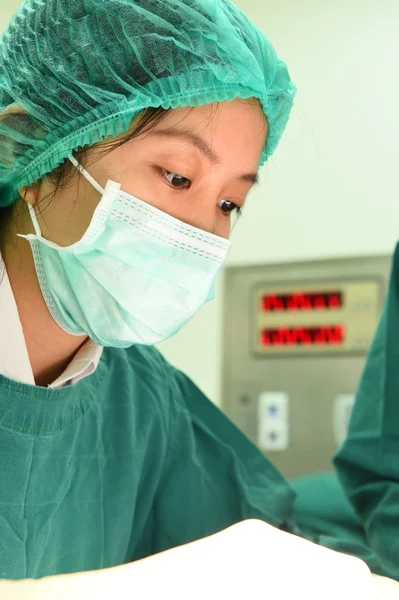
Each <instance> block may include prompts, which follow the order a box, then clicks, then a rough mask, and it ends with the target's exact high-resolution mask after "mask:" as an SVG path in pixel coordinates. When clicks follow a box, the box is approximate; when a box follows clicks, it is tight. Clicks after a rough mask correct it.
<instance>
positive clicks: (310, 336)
mask: <svg viewBox="0 0 399 600" xmlns="http://www.w3.org/2000/svg"><path fill="white" fill-rule="evenodd" d="M344 340H345V328H344V327H343V326H342V325H327V326H325V327H279V328H278V329H264V330H263V331H262V334H261V345H262V346H265V347H267V346H310V345H313V346H334V345H339V344H342V343H343V342H344Z"/></svg>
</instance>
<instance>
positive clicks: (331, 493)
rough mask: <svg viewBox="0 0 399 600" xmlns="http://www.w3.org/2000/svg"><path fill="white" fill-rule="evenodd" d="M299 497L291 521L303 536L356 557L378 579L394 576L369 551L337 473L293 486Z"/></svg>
mask: <svg viewBox="0 0 399 600" xmlns="http://www.w3.org/2000/svg"><path fill="white" fill-rule="evenodd" d="M291 485H292V488H293V490H294V491H295V492H296V494H297V497H296V499H295V502H294V510H293V515H292V518H293V520H294V521H295V522H296V524H297V525H298V526H299V527H300V528H301V535H302V536H303V537H309V539H311V540H312V541H316V542H317V543H318V544H320V545H322V546H326V547H327V548H331V549H332V550H337V551H338V552H343V553H345V554H350V555H351V556H357V557H358V558H361V559H362V560H364V561H365V562H366V563H367V564H368V566H369V568H370V569H371V571H372V572H373V573H375V574H377V575H385V576H387V577H390V576H392V573H391V571H390V569H388V567H387V566H386V565H383V564H382V562H381V560H380V559H379V558H378V557H377V555H376V553H375V552H374V551H373V550H372V549H371V548H370V546H369V544H368V542H367V539H366V536H365V533H364V530H363V527H362V524H361V522H360V520H359V518H358V517H357V515H356V513H355V511H354V509H353V507H352V506H351V504H350V503H349V501H348V500H347V498H346V496H345V493H344V490H343V488H342V486H341V485H340V483H339V481H338V478H337V475H336V474H335V473H331V472H330V473H317V474H316V475H311V476H307V477H301V478H299V479H296V480H294V481H292V482H291Z"/></svg>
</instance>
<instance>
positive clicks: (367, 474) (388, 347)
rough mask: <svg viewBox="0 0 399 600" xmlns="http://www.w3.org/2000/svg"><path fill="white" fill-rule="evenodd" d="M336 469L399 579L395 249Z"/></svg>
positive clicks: (398, 283)
mask: <svg viewBox="0 0 399 600" xmlns="http://www.w3.org/2000/svg"><path fill="white" fill-rule="evenodd" d="M335 465H336V469H337V472H338V475H339V477H340V479H341V482H342V485H343V487H344V489H345V491H346V494H347V496H348V497H349V499H350V501H351V503H352V504H353V506H354V507H355V509H356V512H357V514H358V515H359V518H360V520H361V522H362V524H363V527H364V529H365V531H366V535H367V539H368V541H369V543H370V545H371V546H372V548H373V549H374V551H375V552H376V554H377V555H378V557H379V558H380V560H381V561H382V562H383V563H384V564H385V565H386V566H387V568H389V570H390V571H391V576H392V577H393V578H395V579H398V580H399V246H397V248H396V251H395V256H394V260H393V265H392V273H391V279H390V284H389V290H388V296H387V299H386V302H385V306H384V309H383V312H382V315H381V319H380V322H379V325H378V328H377V331H376V334H375V337H374V340H373V343H372V346H371V348H370V352H369V355H368V358H367V361H366V365H365V368H364V371H363V375H362V378H361V381H360V385H359V389H358V392H357V398H356V403H355V406H354V409H353V413H352V417H351V421H350V426H349V433H348V436H347V439H346V441H345V442H344V444H343V446H342V447H341V448H340V450H339V452H338V454H337V456H336V458H335Z"/></svg>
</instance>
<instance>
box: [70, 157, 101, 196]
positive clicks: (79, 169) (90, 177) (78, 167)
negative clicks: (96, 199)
mask: <svg viewBox="0 0 399 600" xmlns="http://www.w3.org/2000/svg"><path fill="white" fill-rule="evenodd" d="M68 159H69V160H70V161H71V163H72V164H73V165H74V166H75V167H76V168H77V170H78V171H80V173H82V175H83V177H85V178H86V179H87V181H89V182H90V183H91V185H92V186H93V187H94V188H96V190H97V191H98V192H100V194H101V195H102V196H103V195H104V194H105V190H104V188H103V187H101V185H100V184H99V183H98V182H97V181H96V180H95V179H94V177H92V176H91V175H90V173H89V172H88V171H86V169H85V168H84V167H82V165H81V164H79V163H78V161H77V160H76V158H75V157H74V156H72V154H71V155H69V156H68Z"/></svg>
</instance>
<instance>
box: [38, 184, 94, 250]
mask: <svg viewBox="0 0 399 600" xmlns="http://www.w3.org/2000/svg"><path fill="white" fill-rule="evenodd" d="M67 192H68V193H67V194H63V195H61V196H59V197H58V198H57V199H55V200H53V201H52V203H51V204H50V206H49V208H48V209H47V210H45V211H44V214H43V219H42V221H41V229H42V234H43V236H44V237H45V238H46V239H48V240H50V241H52V242H54V243H55V244H58V245H59V246H62V247H66V246H71V245H72V244H75V243H76V242H78V241H79V240H80V239H81V238H82V237H83V235H84V234H85V233H86V231H87V229H88V227H89V225H90V222H91V220H92V218H93V214H94V211H95V209H96V208H97V206H98V204H99V202H100V200H101V196H100V194H99V193H98V192H97V191H96V190H93V192H92V191H91V190H83V186H82V185H80V186H79V188H77V189H76V190H67ZM76 198H77V199H76Z"/></svg>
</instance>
